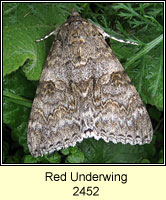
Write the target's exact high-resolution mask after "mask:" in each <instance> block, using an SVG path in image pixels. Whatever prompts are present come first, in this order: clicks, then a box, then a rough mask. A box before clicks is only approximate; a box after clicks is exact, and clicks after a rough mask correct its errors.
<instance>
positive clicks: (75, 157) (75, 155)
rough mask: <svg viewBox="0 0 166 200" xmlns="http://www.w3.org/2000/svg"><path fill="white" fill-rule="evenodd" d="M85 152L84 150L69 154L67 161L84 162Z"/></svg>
mask: <svg viewBox="0 0 166 200" xmlns="http://www.w3.org/2000/svg"><path fill="white" fill-rule="evenodd" d="M83 161H84V154H83V153H82V152H76V153H72V154H71V155H69V156H68V157H67V159H66V162H67V163H83Z"/></svg>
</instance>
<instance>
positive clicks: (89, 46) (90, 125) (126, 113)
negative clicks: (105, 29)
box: [28, 12, 153, 157]
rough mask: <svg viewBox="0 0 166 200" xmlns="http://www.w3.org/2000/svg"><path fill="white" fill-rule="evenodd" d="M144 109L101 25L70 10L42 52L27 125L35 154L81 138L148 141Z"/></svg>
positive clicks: (149, 127)
mask: <svg viewBox="0 0 166 200" xmlns="http://www.w3.org/2000/svg"><path fill="white" fill-rule="evenodd" d="M152 135H153V129H152V124H151V121H150V118H149V115H148V113H147V110H146V108H145V106H144V104H143V102H142V100H141V98H140V96H139V94H138V92H137V91H136V89H135V87H134V86H133V85H132V84H131V81H130V78H129V77H128V75H127V74H126V73H125V71H124V69H123V67H122V65H121V64H120V62H119V60H118V59H117V58H116V57H115V56H114V54H113V52H112V50H111V48H110V47H109V45H108V44H107V43H106V41H105V38H104V35H103V34H102V32H101V29H100V28H98V27H97V26H95V25H93V24H91V23H90V22H88V21H87V20H85V19H83V18H82V17H81V16H80V15H79V14H78V13H77V12H72V14H71V15H70V17H69V19H68V20H67V21H66V22H65V23H64V24H63V25H62V26H61V27H60V28H59V29H58V32H57V36H56V39H55V40H54V42H53V45H52V47H51V50H50V53H49V55H48V57H47V60H46V63H45V66H44V69H43V72H42V75H41V78H40V82H39V86H38V88H37V91H36V96H35V99H34V101H33V105H32V110H31V114H30V119H29V125H28V147H29V150H30V152H31V154H32V155H33V156H34V157H38V156H43V155H44V154H48V153H52V152H54V151H55V150H57V151H58V150H60V149H62V148H67V147H69V146H75V145H76V143H77V142H81V141H82V140H83V138H89V137H94V138H95V139H97V140H99V139H101V138H102V139H103V140H104V141H105V142H110V141H112V142H113V143H118V142H121V143H123V144H126V143H129V144H131V145H136V144H140V145H142V144H146V143H150V142H151V140H152Z"/></svg>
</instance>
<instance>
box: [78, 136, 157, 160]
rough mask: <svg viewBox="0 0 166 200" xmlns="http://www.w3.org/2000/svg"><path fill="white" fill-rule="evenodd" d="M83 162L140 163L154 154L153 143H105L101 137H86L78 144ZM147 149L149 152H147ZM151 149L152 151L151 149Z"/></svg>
mask: <svg viewBox="0 0 166 200" xmlns="http://www.w3.org/2000/svg"><path fill="white" fill-rule="evenodd" d="M78 146H79V148H80V150H81V151H82V152H83V153H84V156H85V160H84V162H85V163H140V162H141V161H142V159H146V158H148V157H150V156H152V155H154V154H155V148H154V145H153V144H146V145H142V146H140V145H135V146H132V145H130V144H125V145H123V144H121V143H118V144H113V143H112V142H109V143H106V142H104V141H103V140H102V139H101V140H99V141H97V140H95V139H86V140H84V141H83V142H82V143H81V144H78ZM149 150H151V153H150V154H149ZM152 150H153V151H152Z"/></svg>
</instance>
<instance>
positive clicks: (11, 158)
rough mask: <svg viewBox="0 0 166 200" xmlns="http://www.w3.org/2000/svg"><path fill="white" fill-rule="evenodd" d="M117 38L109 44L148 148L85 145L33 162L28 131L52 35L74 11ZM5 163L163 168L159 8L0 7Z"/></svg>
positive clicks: (93, 5)
mask: <svg viewBox="0 0 166 200" xmlns="http://www.w3.org/2000/svg"><path fill="white" fill-rule="evenodd" d="M73 8H74V10H75V11H78V12H80V13H81V15H82V17H83V18H86V19H88V20H90V21H91V22H93V23H95V24H97V25H99V26H100V27H101V28H103V29H104V31H105V32H107V33H108V34H110V35H111V36H114V37H117V38H119V39H127V40H129V41H135V42H137V43H138V46H135V45H131V44H123V43H119V42H117V41H114V40H110V39H109V40H107V42H108V43H109V44H110V46H111V48H112V49H113V51H114V53H115V55H116V56H117V57H118V59H119V60H120V61H121V63H122V64H123V66H124V68H125V70H126V72H127V74H128V75H129V76H130V78H131V80H132V82H133V84H134V85H135V87H136V88H137V90H138V92H139V94H140V96H141V97H142V100H143V102H144V103H145V105H146V107H147V110H148V112H149V115H150V117H151V121H152V124H153V128H154V137H153V141H152V142H151V144H146V145H143V146H139V145H136V146H131V145H129V144H127V145H122V144H121V143H118V144H113V143H112V142H110V143H105V142H104V141H103V140H99V141H96V140H94V139H85V140H84V141H83V142H82V143H79V144H77V145H76V146H75V147H69V148H67V149H63V150H61V151H59V152H54V153H53V154H51V155H47V156H44V157H38V158H34V157H32V156H31V155H30V153H29V150H28V147H27V125H28V119H29V114H30V110H31V105H32V101H33V98H34V95H35V90H36V87H37V84H38V80H39V78H40V75H41V72H42V68H43V65H44V62H45V60H46V57H47V55H48V53H49V49H50V47H51V44H52V42H53V40H54V36H52V37H50V38H48V39H46V40H44V41H43V42H39V43H36V42H35V40H36V39H40V38H42V37H43V36H45V35H47V34H49V33H50V32H51V31H53V30H55V29H56V28H57V27H59V26H60V25H61V24H62V23H64V22H65V21H66V19H67V17H68V15H69V14H70V13H71V11H72V9H73ZM3 163H163V4H162V3H3Z"/></svg>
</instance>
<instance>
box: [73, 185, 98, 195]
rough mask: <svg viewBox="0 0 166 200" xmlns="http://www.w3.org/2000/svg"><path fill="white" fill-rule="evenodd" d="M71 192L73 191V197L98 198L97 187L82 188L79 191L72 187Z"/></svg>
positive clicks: (77, 188)
mask: <svg viewBox="0 0 166 200" xmlns="http://www.w3.org/2000/svg"><path fill="white" fill-rule="evenodd" d="M73 190H74V191H75V192H74V193H73V196H81V195H83V196H85V195H87V196H99V193H98V192H99V188H98V187H96V186H95V187H91V186H89V187H82V188H81V189H80V188H79V187H73Z"/></svg>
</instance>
